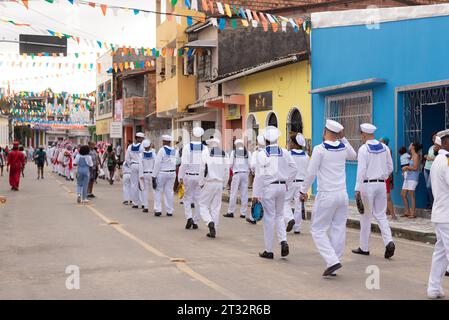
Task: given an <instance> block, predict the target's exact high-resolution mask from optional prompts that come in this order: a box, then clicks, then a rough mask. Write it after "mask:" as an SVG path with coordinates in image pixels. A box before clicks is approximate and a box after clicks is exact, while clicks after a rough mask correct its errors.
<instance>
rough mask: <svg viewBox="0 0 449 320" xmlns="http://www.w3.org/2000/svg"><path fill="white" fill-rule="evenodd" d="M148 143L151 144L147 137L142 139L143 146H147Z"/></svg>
mask: <svg viewBox="0 0 449 320" xmlns="http://www.w3.org/2000/svg"><path fill="white" fill-rule="evenodd" d="M150 145H151V142H150V140H148V139H145V140H143V142H142V146H143V147H144V148H148V147H149V146H150Z"/></svg>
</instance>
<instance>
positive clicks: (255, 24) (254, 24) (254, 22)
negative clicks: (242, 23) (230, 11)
mask: <svg viewBox="0 0 449 320" xmlns="http://www.w3.org/2000/svg"><path fill="white" fill-rule="evenodd" d="M251 22H252V24H253V28H257V26H258V25H259V22H257V20H252V21H251Z"/></svg>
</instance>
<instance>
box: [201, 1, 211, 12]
mask: <svg viewBox="0 0 449 320" xmlns="http://www.w3.org/2000/svg"><path fill="white" fill-rule="evenodd" d="M201 5H202V6H203V10H204V11H208V10H209V5H208V4H207V0H201Z"/></svg>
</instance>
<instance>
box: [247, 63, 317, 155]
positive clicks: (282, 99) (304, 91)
mask: <svg viewBox="0 0 449 320" xmlns="http://www.w3.org/2000/svg"><path fill="white" fill-rule="evenodd" d="M309 77H310V74H309V65H308V61H301V62H298V63H294V64H290V65H287V66H284V67H279V68H275V69H272V70H268V71H265V72H260V73H257V74H254V75H251V76H247V77H245V78H242V79H241V80H240V86H241V88H242V91H243V92H244V93H245V95H246V115H247V117H248V116H249V115H250V114H253V115H254V116H255V118H256V121H257V123H258V124H259V130H261V129H263V128H265V126H266V119H267V116H268V114H269V113H270V112H271V111H259V112H254V113H250V112H249V95H250V94H254V93H258V92H265V91H272V92H273V110H272V112H274V113H275V114H276V115H277V118H278V126H279V130H280V131H281V137H280V139H279V145H280V146H282V147H285V146H286V141H287V139H286V135H287V118H288V115H289V112H290V111H291V110H292V108H294V107H297V108H298V110H299V111H300V113H301V116H302V121H303V126H304V136H305V137H306V138H307V139H311V134H312V128H311V101H310V95H309V93H308V92H309V90H310V79H309ZM247 117H246V118H247ZM244 121H245V122H246V119H244Z"/></svg>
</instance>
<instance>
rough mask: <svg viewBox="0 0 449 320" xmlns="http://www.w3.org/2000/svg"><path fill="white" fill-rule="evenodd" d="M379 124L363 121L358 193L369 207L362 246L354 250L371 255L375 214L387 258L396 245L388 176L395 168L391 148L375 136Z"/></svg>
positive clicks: (362, 220) (363, 220) (362, 218)
mask: <svg viewBox="0 0 449 320" xmlns="http://www.w3.org/2000/svg"><path fill="white" fill-rule="evenodd" d="M376 129H377V128H376V127H375V126H373V125H372V124H370V123H363V124H361V125H360V132H361V135H362V142H363V143H364V144H363V145H362V146H361V147H360V149H359V151H358V157H357V160H358V161H357V180H356V184H355V193H356V197H360V198H361V199H362V202H363V206H364V208H365V211H364V214H362V215H360V246H359V248H357V249H355V250H352V252H353V253H355V254H360V255H366V256H367V255H369V238H370V235H371V218H372V217H374V219H376V221H377V223H378V225H379V228H380V231H381V234H382V239H383V241H384V245H385V254H384V257H385V259H389V258H391V257H392V256H393V255H394V250H395V245H394V243H393V238H392V235H391V229H390V226H389V225H388V220H387V213H386V212H387V190H386V188H385V180H387V179H388V177H389V176H390V174H391V173H392V172H393V160H392V159H391V154H390V149H389V148H388V147H387V146H386V145H384V144H383V143H381V142H379V141H378V140H376V139H375V138H374V132H375V131H376Z"/></svg>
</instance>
